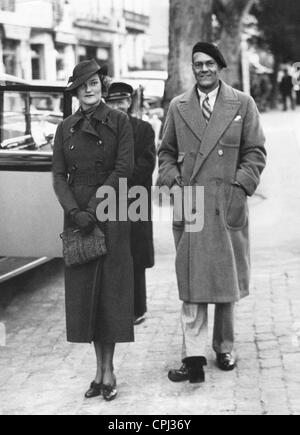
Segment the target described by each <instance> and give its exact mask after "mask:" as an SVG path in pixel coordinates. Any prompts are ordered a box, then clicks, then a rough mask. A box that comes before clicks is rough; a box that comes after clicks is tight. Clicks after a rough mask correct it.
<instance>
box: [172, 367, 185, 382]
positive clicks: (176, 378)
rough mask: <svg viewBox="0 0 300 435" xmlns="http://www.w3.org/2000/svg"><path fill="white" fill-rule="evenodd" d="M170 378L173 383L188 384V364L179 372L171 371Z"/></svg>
mask: <svg viewBox="0 0 300 435" xmlns="http://www.w3.org/2000/svg"><path fill="white" fill-rule="evenodd" d="M168 378H169V379H170V381H172V382H186V381H188V380H189V371H188V368H187V366H186V364H183V366H182V367H181V368H180V369H179V370H176V369H174V370H170V371H169V373H168Z"/></svg>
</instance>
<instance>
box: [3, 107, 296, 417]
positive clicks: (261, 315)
mask: <svg viewBox="0 0 300 435" xmlns="http://www.w3.org/2000/svg"><path fill="white" fill-rule="evenodd" d="M298 117H300V113H299V112H297V113H295V114H282V113H271V114H266V115H264V118H263V119H264V124H265V128H266V132H267V136H268V151H269V161H268V169H267V171H266V173H265V175H264V178H263V182H262V184H261V186H260V189H259V191H258V195H256V196H255V198H253V199H251V202H250V206H251V215H252V216H251V227H252V260H253V276H252V289H251V296H250V297H249V298H247V299H245V300H243V301H242V302H241V303H239V304H238V308H237V322H236V350H237V354H238V359H239V361H238V369H237V370H236V371H234V372H232V373H223V372H220V371H219V370H218V369H217V368H216V366H215V362H214V358H215V357H214V354H213V352H212V350H211V346H210V347H209V348H208V358H209V364H208V367H207V369H206V378H207V381H206V383H205V384H203V385H200V386H197V385H196V386H192V385H190V384H188V383H186V384H179V385H177V384H172V383H170V382H169V381H168V379H167V372H168V370H169V369H170V368H174V367H177V366H178V365H179V364H180V354H181V330H180V323H179V313H180V307H181V304H180V302H179V301H178V293H177V286H176V277H175V272H174V247H173V240H172V234H171V228H170V226H169V225H168V224H163V225H156V226H155V244H156V250H157V252H156V267H155V268H154V269H152V270H150V271H149V273H148V283H149V285H148V305H149V311H148V317H147V321H146V322H145V323H144V324H142V325H140V326H138V327H137V328H136V343H132V344H130V345H127V344H125V345H119V346H118V347H117V354H116V361H115V366H116V375H117V379H118V383H119V397H118V399H117V400H116V401H114V402H112V403H109V404H107V403H105V402H104V401H103V400H101V399H99V398H97V399H93V400H90V401H86V400H84V399H83V395H84V392H85V391H86V389H87V388H88V386H89V384H90V382H91V381H92V379H93V376H94V374H95V373H94V372H95V361H94V355H93V349H92V347H91V346H89V345H71V344H68V343H66V339H65V319H64V288H63V274H62V265H61V263H60V262H58V261H55V262H54V263H53V264H51V265H49V266H44V267H43V268H42V269H41V270H40V272H39V273H36V274H33V273H30V274H29V275H28V278H27V279H26V281H25V283H24V282H23V281H24V279H23V278H18V279H17V280H14V282H13V285H14V286H18V287H19V291H18V293H17V295H16V297H15V298H14V299H13V301H12V302H11V303H10V304H9V306H8V307H7V308H6V309H5V310H4V312H3V313H2V314H3V315H2V319H1V322H5V325H6V329H7V346H6V347H0V414H3V415H5V414H17V415H20V414H34V415H39V414H51V415H56V414H66V415H70V414H71V415H72V414H76V415H108V414H109V415H117V414H120V415H128V414H134V415H139V414H150V415H157V414H162V415H166V414H172V415H174V414H177V415H184V414H192V415H193V414H194V415H201V414H202V415H203V414H205V415H210V414H214V415H215V414H217V415H221V414H226V415H229V414H234V415H239V414H255V415H262V414H269V415H272V414H300V393H299V391H300V292H299V288H300V229H299V213H300V189H299V187H300V170H299V168H300V142H299V143H297V138H298V137H300V136H299V135H298V127H297V123H298V119H297V118H298ZM274 126H275V127H274ZM299 132H300V130H299ZM287 150H288V152H287ZM21 290H22V291H21ZM0 292H1V288H0ZM211 312H212V311H211ZM210 323H211V324H212V315H211V316H210ZM211 329H212V328H210V330H211ZM209 344H210V343H209Z"/></svg>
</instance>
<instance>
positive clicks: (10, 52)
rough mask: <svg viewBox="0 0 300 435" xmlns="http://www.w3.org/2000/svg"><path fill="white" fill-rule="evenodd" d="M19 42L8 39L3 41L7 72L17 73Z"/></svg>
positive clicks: (4, 62)
mask: <svg viewBox="0 0 300 435" xmlns="http://www.w3.org/2000/svg"><path fill="white" fill-rule="evenodd" d="M17 46H18V42H17V41H13V40H10V39H6V40H5V41H4V42H3V64H4V68H5V72H6V74H11V75H14V76H15V75H17Z"/></svg>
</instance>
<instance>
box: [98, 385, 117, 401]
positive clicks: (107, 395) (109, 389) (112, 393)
mask: <svg viewBox="0 0 300 435" xmlns="http://www.w3.org/2000/svg"><path fill="white" fill-rule="evenodd" d="M102 394H103V398H104V400H106V401H107V402H111V401H112V400H114V399H115V398H116V397H117V395H118V390H117V381H116V379H115V381H114V383H113V385H104V384H103V386H102Z"/></svg>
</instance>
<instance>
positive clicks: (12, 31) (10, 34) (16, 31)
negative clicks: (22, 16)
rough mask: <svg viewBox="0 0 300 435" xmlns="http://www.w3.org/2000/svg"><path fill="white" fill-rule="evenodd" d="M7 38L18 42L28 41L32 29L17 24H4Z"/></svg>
mask: <svg viewBox="0 0 300 435" xmlns="http://www.w3.org/2000/svg"><path fill="white" fill-rule="evenodd" d="M2 26H3V30H4V34H5V38H6V39H15V40H17V41H28V40H29V39H30V31H31V29H30V27H25V26H18V25H15V24H2Z"/></svg>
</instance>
